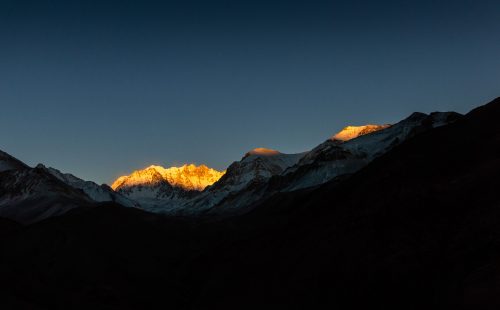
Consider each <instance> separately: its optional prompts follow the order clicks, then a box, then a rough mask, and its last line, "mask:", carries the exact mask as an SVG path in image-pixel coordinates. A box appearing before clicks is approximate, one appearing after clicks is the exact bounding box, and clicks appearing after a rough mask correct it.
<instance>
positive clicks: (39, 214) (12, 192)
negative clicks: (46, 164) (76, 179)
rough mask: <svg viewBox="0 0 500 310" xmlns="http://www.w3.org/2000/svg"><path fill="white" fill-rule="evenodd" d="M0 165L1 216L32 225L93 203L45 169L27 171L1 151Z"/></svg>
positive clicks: (29, 169) (79, 191) (21, 164)
mask: <svg viewBox="0 0 500 310" xmlns="http://www.w3.org/2000/svg"><path fill="white" fill-rule="evenodd" d="M0 163H1V166H2V169H1V171H0V217H5V218H9V219H12V220H15V221H18V222H21V223H32V222H36V221H39V220H42V219H45V218H48V217H51V216H56V215H60V214H63V213H65V212H67V211H69V210H71V209H73V208H75V207H79V206H87V205H90V204H92V200H91V199H90V198H89V197H88V196H87V195H85V194H84V193H83V192H82V191H81V190H79V189H75V188H73V187H71V186H69V185H67V184H65V183H64V182H62V181H60V180H59V179H57V178H56V177H54V176H53V175H52V174H50V173H48V172H47V171H46V170H45V169H41V168H30V167H29V166H27V165H26V164H24V163H22V162H21V161H19V160H17V159H15V158H14V157H12V156H10V155H8V154H7V153H4V152H1V153H0Z"/></svg>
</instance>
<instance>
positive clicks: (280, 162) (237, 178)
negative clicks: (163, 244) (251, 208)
mask: <svg viewBox="0 0 500 310" xmlns="http://www.w3.org/2000/svg"><path fill="white" fill-rule="evenodd" d="M302 156H304V153H300V154H283V153H280V152H278V151H276V150H272V149H266V148H256V149H253V150H251V151H249V152H247V153H246V154H245V156H243V158H242V159H241V160H240V161H238V162H234V163H232V164H231V165H230V166H229V167H228V169H227V171H226V174H225V175H224V176H223V177H222V178H221V179H220V180H219V181H217V182H216V183H214V184H213V185H212V186H210V187H209V188H207V189H206V190H205V191H203V192H202V193H201V194H200V195H198V196H195V197H194V198H193V199H191V200H189V201H187V202H186V203H185V204H184V205H181V206H179V207H178V208H176V209H175V210H172V211H173V212H177V213H180V214H197V213H199V212H205V211H207V210H209V209H211V208H214V209H217V210H227V209H235V208H239V207H242V206H246V205H249V204H250V203H252V202H254V201H255V200H256V199H259V196H258V195H256V193H255V192H253V189H257V188H260V187H261V186H262V185H263V184H265V183H266V182H267V180H269V179H270V178H271V177H272V176H275V175H279V174H281V173H282V172H283V171H285V170H286V169H287V168H288V167H291V166H293V165H295V164H296V163H297V162H298V161H299V160H300V158H301V157H302Z"/></svg>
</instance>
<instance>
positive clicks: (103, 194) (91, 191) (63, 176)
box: [37, 164, 139, 207]
mask: <svg viewBox="0 0 500 310" xmlns="http://www.w3.org/2000/svg"><path fill="white" fill-rule="evenodd" d="M37 168H39V169H45V170H46V171H47V172H49V173H50V174H52V175H53V176H55V177H56V178H57V179H59V180H60V181H62V182H64V183H66V184H67V185H69V186H71V187H73V188H76V189H80V190H82V191H83V192H84V193H85V194H86V195H87V196H88V197H89V198H90V199H92V200H94V201H96V202H104V201H114V202H117V203H119V204H121V205H123V206H126V207H138V206H139V204H138V203H136V202H134V201H133V200H130V199H128V198H127V197H125V196H123V195H121V194H120V193H117V192H115V191H114V190H113V189H112V188H110V187H109V186H108V185H106V184H102V185H98V184H96V183H94V182H92V181H85V180H82V179H80V178H78V177H76V176H74V175H72V174H70V173H62V172H61V171H59V170H57V169H55V168H51V167H48V168H47V167H45V166H44V165H42V164H38V165H37Z"/></svg>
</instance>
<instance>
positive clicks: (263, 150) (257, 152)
mask: <svg viewBox="0 0 500 310" xmlns="http://www.w3.org/2000/svg"><path fill="white" fill-rule="evenodd" d="M279 154H281V153H280V152H278V151H276V150H273V149H266V148H265V147H258V148H255V149H253V150H251V151H249V152H248V153H247V154H246V155H247V156H249V155H259V156H274V155H279Z"/></svg>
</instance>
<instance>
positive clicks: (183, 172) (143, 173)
mask: <svg viewBox="0 0 500 310" xmlns="http://www.w3.org/2000/svg"><path fill="white" fill-rule="evenodd" d="M225 173H226V171H217V170H215V169H212V168H209V167H207V166H206V165H199V166H196V165H194V164H186V165H184V166H182V167H170V168H164V167H162V166H157V165H152V166H149V167H147V168H145V169H142V170H136V171H134V172H132V173H131V174H130V175H125V176H121V177H119V178H118V179H116V180H115V181H114V182H113V184H112V185H111V188H112V189H113V190H117V189H119V188H121V187H130V186H134V185H143V184H155V183H158V182H161V181H167V182H168V183H169V184H170V185H172V186H174V187H180V188H182V189H186V190H197V191H202V190H203V189H205V188H206V187H207V186H209V185H212V184H214V183H215V182H217V181H218V180H219V179H220V178H221V177H222V176H223V175H224V174H225Z"/></svg>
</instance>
